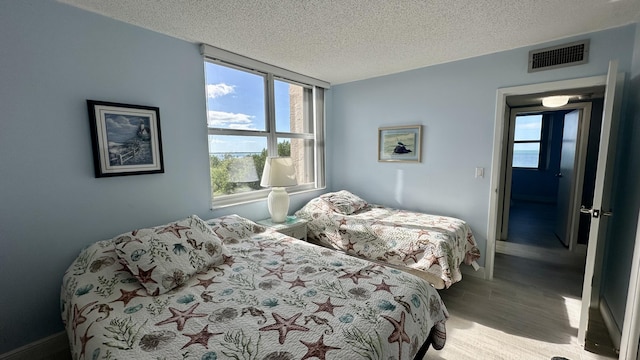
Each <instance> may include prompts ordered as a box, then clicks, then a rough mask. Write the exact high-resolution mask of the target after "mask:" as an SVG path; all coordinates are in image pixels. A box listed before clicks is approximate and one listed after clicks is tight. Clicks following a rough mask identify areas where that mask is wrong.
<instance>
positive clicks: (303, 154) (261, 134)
mask: <svg viewBox="0 0 640 360" xmlns="http://www.w3.org/2000/svg"><path fill="white" fill-rule="evenodd" d="M201 49H202V50H203V54H204V55H205V63H204V65H205V79H206V81H205V88H206V96H207V128H208V138H209V169H210V176H211V195H212V199H213V202H212V203H213V206H214V207H219V206H225V205H232V204H237V203H241V202H245V201H251V200H256V199H262V198H266V197H267V195H268V192H269V191H268V189H264V188H262V187H261V186H260V178H261V177H262V170H263V168H264V164H265V161H266V158H267V157H274V156H289V157H291V158H292V159H293V161H294V164H295V167H296V178H297V181H298V185H297V186H295V187H292V188H288V191H290V192H296V191H303V190H310V189H316V188H321V187H324V139H323V135H324V131H323V130H324V109H323V108H324V88H328V84H326V83H324V82H321V81H318V80H316V79H312V78H307V77H305V76H302V75H299V74H296V73H292V72H288V71H286V70H283V69H280V68H276V67H273V66H270V65H268V64H264V63H260V62H258V61H255V60H251V59H248V58H244V57H241V56H239V55H235V54H231V53H228V52H225V51H223V50H220V49H216V48H213V47H210V46H207V45H203V46H202V48H201Z"/></svg>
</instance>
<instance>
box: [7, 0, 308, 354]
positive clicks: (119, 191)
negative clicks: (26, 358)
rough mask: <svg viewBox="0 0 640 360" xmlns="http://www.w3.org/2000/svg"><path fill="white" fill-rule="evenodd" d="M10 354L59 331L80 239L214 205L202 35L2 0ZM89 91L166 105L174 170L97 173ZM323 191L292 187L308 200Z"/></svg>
mask: <svg viewBox="0 0 640 360" xmlns="http://www.w3.org/2000/svg"><path fill="white" fill-rule="evenodd" d="M0 34H2V36H0V114H1V115H0V118H1V120H0V289H2V290H1V291H0V304H1V305H2V311H0V354H3V353H6V352H8V351H10V350H12V349H15V348H18V347H20V346H22V345H25V344H28V343H31V342H33V341H35V340H38V339H41V338H43V337H45V336H48V335H51V334H54V333H57V332H60V331H62V330H63V325H62V322H61V318H60V315H59V292H60V285H61V281H62V275H63V273H64V271H65V270H66V268H67V266H68V265H69V264H70V263H71V261H72V260H73V259H74V258H75V257H76V256H77V255H78V253H79V252H80V250H81V249H82V248H83V247H85V246H87V245H89V244H90V243H93V242H95V241H98V240H102V239H109V238H111V237H113V236H115V235H118V234H120V233H122V232H125V231H129V230H131V229H135V228H140V227H146V226H152V225H160V224H163V223H166V222H169V221H172V220H176V219H180V218H183V217H186V216H189V215H191V214H196V215H198V216H200V217H202V218H212V217H215V216H219V215H223V214H229V213H237V214H240V215H242V216H245V217H247V218H250V219H254V220H257V219H262V218H266V217H268V210H267V206H266V203H265V201H261V202H256V203H252V204H248V205H244V206H237V207H230V208H224V209H219V210H217V211H211V210H210V209H209V200H210V199H209V174H208V166H209V165H208V156H207V151H208V150H207V136H206V117H205V98H204V69H203V61H202V57H201V56H200V53H199V49H198V45H197V44H192V43H189V42H186V41H182V40H178V39H175V38H171V37H168V36H164V35H161V34H158V33H154V32H151V31H148V30H145V29H141V28H138V27H134V26H131V25H127V24H124V23H121V22H118V21H115V20H112V19H108V18H105V17H102V16H99V15H96V14H93V13H89V12H85V11H82V10H79V9H77V8H74V7H70V6H67V5H63V4H59V3H57V2H55V1H36V0H28V1H4V0H2V1H0ZM86 99H94V100H103V101H113V102H120V103H130V104H140V105H150V106H157V107H159V108H160V120H161V130H162V140H163V150H164V165H165V173H164V174H155V175H138V176H126V177H114V178H99V179H97V178H95V177H94V174H93V159H92V152H91V141H90V131H89V120H88V115H87V108H86V103H85V100H86ZM317 194H318V193H317V192H310V193H305V194H302V195H297V196H293V197H292V204H291V208H292V209H297V208H300V207H301V206H302V205H303V204H304V203H306V201H308V200H309V199H311V198H312V197H313V196H314V195H317Z"/></svg>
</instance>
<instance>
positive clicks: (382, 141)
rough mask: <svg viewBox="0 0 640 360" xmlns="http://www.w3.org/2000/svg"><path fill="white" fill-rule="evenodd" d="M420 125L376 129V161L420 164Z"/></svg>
mask: <svg viewBox="0 0 640 360" xmlns="http://www.w3.org/2000/svg"><path fill="white" fill-rule="evenodd" d="M421 142H422V125H410V126H394V127H381V128H378V161H395V162H420V161H421V154H422V144H421Z"/></svg>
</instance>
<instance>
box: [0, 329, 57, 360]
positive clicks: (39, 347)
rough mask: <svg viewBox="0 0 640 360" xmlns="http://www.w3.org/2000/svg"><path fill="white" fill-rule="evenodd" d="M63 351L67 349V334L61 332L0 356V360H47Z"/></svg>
mask: <svg viewBox="0 0 640 360" xmlns="http://www.w3.org/2000/svg"><path fill="white" fill-rule="evenodd" d="M65 349H69V339H68V338H67V333H66V332H64V331H62V332H59V333H57V334H53V335H51V336H47V337H46V338H43V339H40V340H37V341H34V342H32V343H30V344H27V345H24V346H22V347H19V348H17V349H15V350H12V351H9V352H7V353H4V354H0V360H47V359H51V358H52V355H55V354H59V353H61V352H63V351H65Z"/></svg>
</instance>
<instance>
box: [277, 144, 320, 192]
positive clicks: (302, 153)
mask: <svg viewBox="0 0 640 360" xmlns="http://www.w3.org/2000/svg"><path fill="white" fill-rule="evenodd" d="M313 150H314V141H313V140H309V139H295V138H294V139H292V138H278V156H290V157H291V158H292V159H293V164H294V166H295V168H296V179H297V180H298V184H308V183H312V182H314V179H315V168H314V165H313V158H314V157H313V155H314V152H313Z"/></svg>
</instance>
